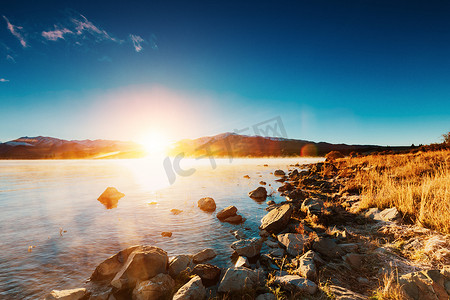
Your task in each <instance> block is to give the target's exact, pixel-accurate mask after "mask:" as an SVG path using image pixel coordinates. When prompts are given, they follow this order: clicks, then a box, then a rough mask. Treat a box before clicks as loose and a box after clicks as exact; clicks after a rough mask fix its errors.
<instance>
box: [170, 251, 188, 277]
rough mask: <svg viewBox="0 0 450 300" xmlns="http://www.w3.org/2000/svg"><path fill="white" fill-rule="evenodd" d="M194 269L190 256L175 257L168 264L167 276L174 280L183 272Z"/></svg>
mask: <svg viewBox="0 0 450 300" xmlns="http://www.w3.org/2000/svg"><path fill="white" fill-rule="evenodd" d="M193 268H194V263H193V261H192V256H191V255H177V256H175V257H174V258H173V259H172V260H171V261H170V264H169V274H170V276H172V277H173V278H176V277H177V276H178V275H180V274H181V272H183V271H189V272H190V270H192V269H193Z"/></svg>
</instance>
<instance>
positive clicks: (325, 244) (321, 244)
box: [313, 237, 346, 258]
mask: <svg viewBox="0 0 450 300" xmlns="http://www.w3.org/2000/svg"><path fill="white" fill-rule="evenodd" d="M313 249H314V250H315V251H317V252H319V253H320V254H322V255H324V256H326V257H328V258H338V257H341V256H343V255H345V253H346V252H345V251H344V250H343V249H342V248H341V247H340V246H339V245H338V244H336V242H335V241H333V240H332V239H329V238H323V237H316V239H315V240H314V243H313Z"/></svg>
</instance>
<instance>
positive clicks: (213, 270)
mask: <svg viewBox="0 0 450 300" xmlns="http://www.w3.org/2000/svg"><path fill="white" fill-rule="evenodd" d="M221 271H222V270H221V269H220V268H219V267H216V266H214V265H211V264H199V265H196V266H195V267H194V269H193V270H192V273H191V274H194V275H198V276H200V278H201V279H202V283H203V285H204V286H207V287H208V286H212V285H215V284H217V282H219V279H220V273H221Z"/></svg>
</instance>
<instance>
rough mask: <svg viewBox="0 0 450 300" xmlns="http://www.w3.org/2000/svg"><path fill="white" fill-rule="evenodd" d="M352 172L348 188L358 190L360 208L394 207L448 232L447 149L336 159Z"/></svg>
mask: <svg viewBox="0 0 450 300" xmlns="http://www.w3.org/2000/svg"><path fill="white" fill-rule="evenodd" d="M340 164H341V166H340V167H341V168H342V167H345V166H346V167H348V168H351V169H353V170H354V169H356V172H353V174H354V178H353V179H352V180H351V181H350V182H348V185H352V186H359V187H360V188H361V189H362V193H361V196H362V203H361V206H360V209H364V208H368V207H378V208H380V209H383V208H388V207H393V206H395V207H397V209H398V210H399V211H400V212H401V213H402V214H403V215H405V216H406V217H407V218H409V219H411V220H413V221H415V222H417V223H419V224H421V225H423V226H424V227H428V228H431V229H434V230H437V231H441V232H444V233H450V150H442V151H435V152H419V153H415V154H398V155H370V156H365V157H356V158H347V159H342V160H340Z"/></svg>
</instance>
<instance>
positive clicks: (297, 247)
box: [277, 233, 308, 256]
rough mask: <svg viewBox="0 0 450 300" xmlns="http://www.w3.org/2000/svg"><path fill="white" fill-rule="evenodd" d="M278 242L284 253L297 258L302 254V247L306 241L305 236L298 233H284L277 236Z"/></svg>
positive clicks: (306, 237)
mask: <svg viewBox="0 0 450 300" xmlns="http://www.w3.org/2000/svg"><path fill="white" fill-rule="evenodd" d="M277 238H278V241H279V242H280V243H281V244H282V245H283V246H284V247H286V251H287V252H288V253H289V254H290V255H292V256H297V255H299V254H300V253H302V252H303V246H304V245H305V243H306V241H307V240H308V236H307V235H306V234H300V233H284V234H279V235H278V236H277Z"/></svg>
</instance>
